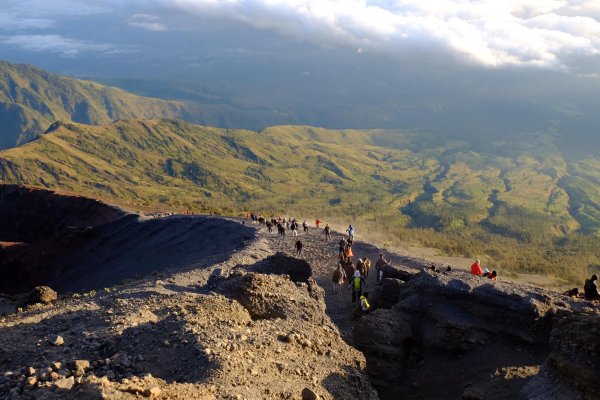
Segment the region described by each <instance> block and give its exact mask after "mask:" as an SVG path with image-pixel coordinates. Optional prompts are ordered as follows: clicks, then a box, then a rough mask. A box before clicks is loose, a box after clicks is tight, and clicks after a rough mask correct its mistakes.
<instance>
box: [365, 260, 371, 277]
mask: <svg viewBox="0 0 600 400" xmlns="http://www.w3.org/2000/svg"><path fill="white" fill-rule="evenodd" d="M370 269H371V260H369V259H368V258H367V257H365V258H363V270H364V272H363V275H364V276H365V278H368V277H369V270H370Z"/></svg>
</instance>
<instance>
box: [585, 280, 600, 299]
mask: <svg viewBox="0 0 600 400" xmlns="http://www.w3.org/2000/svg"><path fill="white" fill-rule="evenodd" d="M597 280H598V275H596V274H594V275H592V277H591V278H590V279H586V280H585V284H584V285H583V294H584V297H585V299H586V300H599V299H600V293H598V286H596V285H597V283H596V281H597Z"/></svg>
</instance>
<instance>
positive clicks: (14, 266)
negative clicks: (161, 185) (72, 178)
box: [0, 185, 124, 294]
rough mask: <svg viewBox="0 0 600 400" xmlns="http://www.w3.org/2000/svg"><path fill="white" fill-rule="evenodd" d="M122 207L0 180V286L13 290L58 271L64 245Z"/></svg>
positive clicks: (70, 245) (107, 220) (91, 230)
mask: <svg viewBox="0 0 600 400" xmlns="http://www.w3.org/2000/svg"><path fill="white" fill-rule="evenodd" d="M123 216H124V213H123V212H122V211H120V210H118V209H116V208H114V207H110V206H108V205H106V204H103V203H101V202H98V201H96V200H92V199H88V198H85V197H79V196H64V195H58V194H56V193H54V192H51V191H47V190H40V189H31V188H26V187H21V186H16V185H0V242H2V245H1V246H0V275H1V276H2V279H0V292H4V293H9V294H14V293H19V292H23V291H27V290H29V289H31V288H33V287H34V286H36V285H38V284H42V283H44V281H46V280H47V279H48V278H49V277H51V276H52V275H54V274H56V273H57V272H59V271H58V270H59V269H60V265H57V264H58V260H59V259H60V258H62V256H63V255H64V253H65V251H68V250H70V249H72V248H73V247H76V246H78V245H80V244H81V243H82V242H84V241H86V240H88V239H89V237H90V236H93V235H94V229H95V228H97V227H98V226H101V225H103V224H107V223H110V222H113V221H115V220H118V219H120V218H122V217H123Z"/></svg>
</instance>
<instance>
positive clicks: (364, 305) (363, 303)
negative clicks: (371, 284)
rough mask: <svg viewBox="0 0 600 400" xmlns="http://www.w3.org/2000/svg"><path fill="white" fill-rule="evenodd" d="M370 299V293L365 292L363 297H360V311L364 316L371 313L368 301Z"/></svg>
mask: <svg viewBox="0 0 600 400" xmlns="http://www.w3.org/2000/svg"><path fill="white" fill-rule="evenodd" d="M368 297H369V292H365V293H364V294H363V295H362V296H360V311H362V312H363V314H366V313H368V312H369V310H370V309H371V305H370V304H369V301H368V300H367V299H368Z"/></svg>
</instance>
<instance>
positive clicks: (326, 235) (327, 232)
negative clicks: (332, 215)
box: [324, 224, 331, 240]
mask: <svg viewBox="0 0 600 400" xmlns="http://www.w3.org/2000/svg"><path fill="white" fill-rule="evenodd" d="M324 232H325V240H329V239H330V238H331V228H330V227H329V224H326V225H325V229H324Z"/></svg>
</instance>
